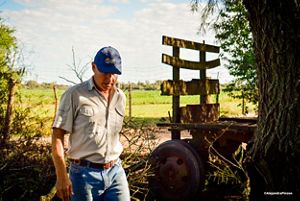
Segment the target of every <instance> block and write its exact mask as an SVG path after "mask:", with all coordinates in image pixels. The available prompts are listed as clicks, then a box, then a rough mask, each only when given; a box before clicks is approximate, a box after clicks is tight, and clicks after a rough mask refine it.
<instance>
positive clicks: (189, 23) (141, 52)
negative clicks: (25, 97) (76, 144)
mask: <svg viewBox="0 0 300 201" xmlns="http://www.w3.org/2000/svg"><path fill="white" fill-rule="evenodd" d="M190 2H191V1H190V0H0V16H1V18H3V19H4V22H5V23H6V24H7V25H9V26H11V27H13V28H14V29H15V30H16V31H15V36H16V38H17V39H18V43H19V47H20V49H22V54H23V57H24V64H25V65H26V66H27V69H28V73H27V75H26V76H25V80H36V81H38V82H40V83H41V82H55V83H58V84H67V82H66V81H65V80H64V79H61V78H59V76H62V77H64V78H66V79H69V80H72V81H74V82H78V79H77V78H76V76H75V73H74V72H72V70H71V66H72V63H73V56H72V48H73V49H74V52H75V61H76V64H77V65H78V66H84V65H85V64H88V70H87V72H86V73H85V76H84V79H88V78H89V77H91V76H92V71H91V67H90V66H91V65H90V63H91V62H92V60H93V58H94V56H95V54H96V52H97V51H98V50H99V49H101V48H102V47H104V46H112V47H115V48H116V49H117V50H118V51H119V52H120V54H121V58H122V68H123V72H122V75H121V76H119V81H121V82H126V83H127V82H138V81H140V82H144V81H150V82H154V81H156V80H167V79H172V67H171V66H169V65H166V64H163V63H161V55H162V53H165V54H169V55H171V54H172V47H171V46H165V45H162V36H163V35H166V36H170V37H176V38H180V39H185V40H192V41H196V42H203V41H205V43H206V44H212V45H218V43H217V42H216V39H215V38H214V33H213V31H207V32H205V33H204V32H201V33H199V27H200V23H201V21H200V12H192V11H191V5H190ZM180 51H181V52H180V58H182V59H186V60H191V61H199V53H198V52H197V51H193V50H186V49H181V50H180ZM218 56H219V55H218V54H209V55H207V59H208V60H213V59H216V58H218ZM221 64H222V60H221ZM207 75H208V76H209V77H211V78H214V79H216V78H219V79H220V82H221V83H226V82H228V81H230V80H231V79H232V78H231V77H230V75H229V73H228V71H227V70H226V69H225V68H224V67H222V65H221V66H220V67H217V68H214V69H211V70H208V71H207ZM180 78H181V79H183V80H186V81H188V80H191V79H197V78H199V71H194V70H187V69H183V70H181V74H180Z"/></svg>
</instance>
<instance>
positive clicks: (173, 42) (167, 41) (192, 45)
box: [162, 36, 220, 53]
mask: <svg viewBox="0 0 300 201" xmlns="http://www.w3.org/2000/svg"><path fill="white" fill-rule="evenodd" d="M162 44H163V45H170V46H173V47H179V48H187V49H192V50H200V51H205V52H213V53H219V52H220V47H218V46H214V45H208V44H203V43H197V42H193V41H188V40H183V39H179V38H172V37H169V36H163V38H162Z"/></svg>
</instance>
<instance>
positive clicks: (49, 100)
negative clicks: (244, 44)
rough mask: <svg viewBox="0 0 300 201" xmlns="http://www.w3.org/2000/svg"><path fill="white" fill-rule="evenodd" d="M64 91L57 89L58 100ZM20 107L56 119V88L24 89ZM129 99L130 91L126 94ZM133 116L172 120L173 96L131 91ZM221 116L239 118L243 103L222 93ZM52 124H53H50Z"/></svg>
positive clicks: (187, 100)
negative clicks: (25, 107) (170, 117)
mask: <svg viewBox="0 0 300 201" xmlns="http://www.w3.org/2000/svg"><path fill="white" fill-rule="evenodd" d="M63 92H64V90H62V89H58V90H57V97H58V101H59V99H60V97H61V95H62V93H63ZM20 94H21V97H22V98H21V103H20V104H21V105H22V106H28V107H30V108H31V111H32V112H33V113H34V114H35V115H42V116H44V117H48V118H49V120H50V119H51V118H53V116H54V111H55V104H54V103H55V98H54V91H53V89H39V88H37V89H25V88H23V89H21V90H20ZM125 94H126V96H127V97H128V91H125ZM131 97H132V99H131V100H132V101H131V114H132V117H133V119H137V120H144V121H146V122H147V121H149V123H154V122H155V121H158V120H159V119H160V118H167V119H168V118H169V115H168V113H169V112H170V114H172V97H171V96H161V95H160V91H159V90H133V91H132V92H131ZM218 99H219V103H220V112H221V116H240V115H241V111H242V108H241V107H240V106H238V105H239V104H241V103H242V101H241V100H238V99H233V98H231V97H229V96H228V95H227V94H226V93H224V92H222V93H221V94H220V95H219V97H218ZM209 100H210V102H211V103H215V102H216V96H211V97H210V98H209ZM199 102H200V97H199V96H181V97H180V104H181V106H184V105H186V104H198V103H199ZM247 106H248V111H249V113H254V106H253V105H251V104H247ZM128 115H129V99H128V98H127V106H126V116H128ZM50 122H51V121H50Z"/></svg>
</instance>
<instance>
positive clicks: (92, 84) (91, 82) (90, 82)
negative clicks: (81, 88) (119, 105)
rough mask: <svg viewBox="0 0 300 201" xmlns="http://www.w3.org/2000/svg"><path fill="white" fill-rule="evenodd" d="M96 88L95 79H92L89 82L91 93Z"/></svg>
mask: <svg viewBox="0 0 300 201" xmlns="http://www.w3.org/2000/svg"><path fill="white" fill-rule="evenodd" d="M94 87H95V88H96V86H95V83H94V80H93V77H91V78H90V79H89V81H88V90H89V91H91V90H93V88H94Z"/></svg>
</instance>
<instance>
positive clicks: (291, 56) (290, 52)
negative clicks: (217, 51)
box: [195, 0, 300, 200]
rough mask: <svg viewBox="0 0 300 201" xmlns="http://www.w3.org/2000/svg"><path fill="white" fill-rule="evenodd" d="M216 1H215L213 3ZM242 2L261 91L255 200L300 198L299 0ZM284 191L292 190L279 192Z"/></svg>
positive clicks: (253, 149) (253, 151)
mask: <svg viewBox="0 0 300 201" xmlns="http://www.w3.org/2000/svg"><path fill="white" fill-rule="evenodd" d="M195 2H196V3H198V1H195ZM216 2H217V0H210V1H209V4H210V5H212V4H215V3H216ZM224 2H225V3H226V1H224ZM231 2H235V0H232V1H231ZM243 4H244V5H245V7H246V9H247V12H248V20H249V23H250V27H251V32H252V35H253V41H254V44H253V47H254V54H255V61H256V68H257V80H258V90H259V108H258V122H257V132H256V134H255V137H254V139H253V144H250V148H249V151H250V156H251V161H250V164H249V165H250V166H249V173H250V174H249V175H250V182H251V195H250V197H251V200H297V198H298V199H299V197H300V166H299V165H298V162H299V159H300V97H299V95H300V56H299V52H300V12H299V11H300V2H299V1H298V0H285V1H280V0H273V1H271V0H243ZM258 180H259V181H261V184H260V183H259V182H256V181H258ZM267 192H270V194H272V193H273V194H274V193H275V195H272V196H271V195H268V193H267ZM281 192H285V193H288V194H289V193H292V195H285V196H284V195H278V194H280V193H281ZM265 193H266V194H265ZM276 194H277V195H276Z"/></svg>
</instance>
